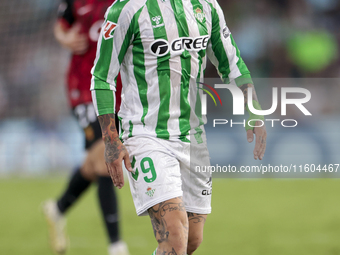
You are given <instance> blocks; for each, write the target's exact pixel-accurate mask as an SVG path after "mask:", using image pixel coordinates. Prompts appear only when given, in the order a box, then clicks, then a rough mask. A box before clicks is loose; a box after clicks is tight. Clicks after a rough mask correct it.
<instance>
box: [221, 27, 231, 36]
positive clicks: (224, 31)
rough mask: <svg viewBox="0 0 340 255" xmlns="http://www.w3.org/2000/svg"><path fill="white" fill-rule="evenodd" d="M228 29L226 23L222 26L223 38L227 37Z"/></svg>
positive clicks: (228, 34)
mask: <svg viewBox="0 0 340 255" xmlns="http://www.w3.org/2000/svg"><path fill="white" fill-rule="evenodd" d="M230 34H231V33H230V30H229V28H228V27H227V25H226V26H225V27H224V28H223V37H224V38H225V39H228V37H229V36H230Z"/></svg>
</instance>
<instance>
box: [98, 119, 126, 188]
mask: <svg viewBox="0 0 340 255" xmlns="http://www.w3.org/2000/svg"><path fill="white" fill-rule="evenodd" d="M98 120H99V123H100V126H101V129H102V136H103V140H104V143H105V163H106V166H107V170H108V172H109V174H110V175H111V178H112V181H113V184H114V185H115V186H116V187H118V188H119V189H121V188H122V187H123V186H124V176H123V169H122V161H123V159H124V162H125V167H126V169H127V170H129V171H132V168H131V163H130V160H129V153H128V152H127V150H126V148H125V146H124V145H123V144H122V142H121V141H120V139H119V135H118V132H117V130H116V123H115V116H114V114H104V115H101V116H98Z"/></svg>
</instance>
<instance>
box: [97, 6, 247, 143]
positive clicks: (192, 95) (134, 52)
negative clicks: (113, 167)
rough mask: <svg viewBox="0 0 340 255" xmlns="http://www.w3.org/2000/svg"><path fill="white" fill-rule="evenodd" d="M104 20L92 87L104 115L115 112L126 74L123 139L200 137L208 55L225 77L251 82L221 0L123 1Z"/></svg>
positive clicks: (183, 138) (122, 111) (224, 78)
mask: <svg viewBox="0 0 340 255" xmlns="http://www.w3.org/2000/svg"><path fill="white" fill-rule="evenodd" d="M105 19H106V20H105V22H104V24H103V26H102V31H101V36H100V39H99V41H98V48H97V57H96V59H95V63H94V67H93V69H92V75H93V76H92V83H91V91H92V98H93V103H94V105H95V108H96V112H97V114H98V115H103V114H109V113H114V105H115V104H114V101H115V93H114V91H115V81H116V78H117V76H118V73H119V71H120V72H121V77H122V83H123V90H122V104H121V108H120V111H119V113H118V116H119V119H120V125H121V127H122V131H121V138H122V139H126V138H128V137H131V136H155V137H158V138H163V139H171V140H172V139H181V140H182V141H189V139H190V138H189V137H190V134H191V135H195V137H196V139H199V137H200V134H201V133H202V132H204V128H203V125H204V124H205V122H206V119H205V116H202V115H201V100H200V96H201V93H202V90H201V89H198V83H197V82H198V81H200V80H201V79H202V78H203V75H204V72H205V68H206V61H207V57H208V58H209V59H210V60H211V62H212V63H213V64H214V65H215V66H216V68H217V69H218V72H219V74H220V75H221V78H222V79H223V80H224V81H225V82H230V81H234V82H236V83H237V84H238V85H241V84H239V82H241V80H242V81H243V82H242V84H244V83H246V82H251V78H250V74H249V71H248V69H247V67H246V65H245V64H244V62H243V60H242V58H241V57H240V52H239V50H238V48H237V46H236V44H235V42H234V39H233V37H232V35H231V34H230V31H229V29H228V27H227V25H226V23H225V19H224V15H223V12H222V9H221V7H220V6H219V4H218V3H217V2H216V0H130V1H128V0H120V1H119V0H116V2H115V3H114V4H112V6H111V7H110V8H109V9H108V10H107V12H106V15H105ZM245 80H246V81H245Z"/></svg>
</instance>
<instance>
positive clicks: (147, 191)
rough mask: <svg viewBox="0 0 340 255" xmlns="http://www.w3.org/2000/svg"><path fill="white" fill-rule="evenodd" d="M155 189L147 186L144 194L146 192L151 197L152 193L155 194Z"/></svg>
mask: <svg viewBox="0 0 340 255" xmlns="http://www.w3.org/2000/svg"><path fill="white" fill-rule="evenodd" d="M155 190H156V189H152V188H151V187H148V188H147V189H146V192H145V194H147V195H148V196H149V197H153V194H155Z"/></svg>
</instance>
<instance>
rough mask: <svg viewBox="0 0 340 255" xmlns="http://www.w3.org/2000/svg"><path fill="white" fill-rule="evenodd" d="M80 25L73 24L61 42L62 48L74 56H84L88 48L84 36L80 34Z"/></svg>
mask: <svg viewBox="0 0 340 255" xmlns="http://www.w3.org/2000/svg"><path fill="white" fill-rule="evenodd" d="M80 29H81V27H80V25H79V24H75V25H73V26H72V27H71V28H70V29H69V30H67V32H66V34H65V38H64V40H63V42H62V44H63V46H64V47H65V48H67V49H69V50H70V51H71V52H72V53H73V54H75V55H82V54H84V53H85V52H86V51H87V49H88V47H89V42H88V39H87V36H86V34H82V33H80Z"/></svg>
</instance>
